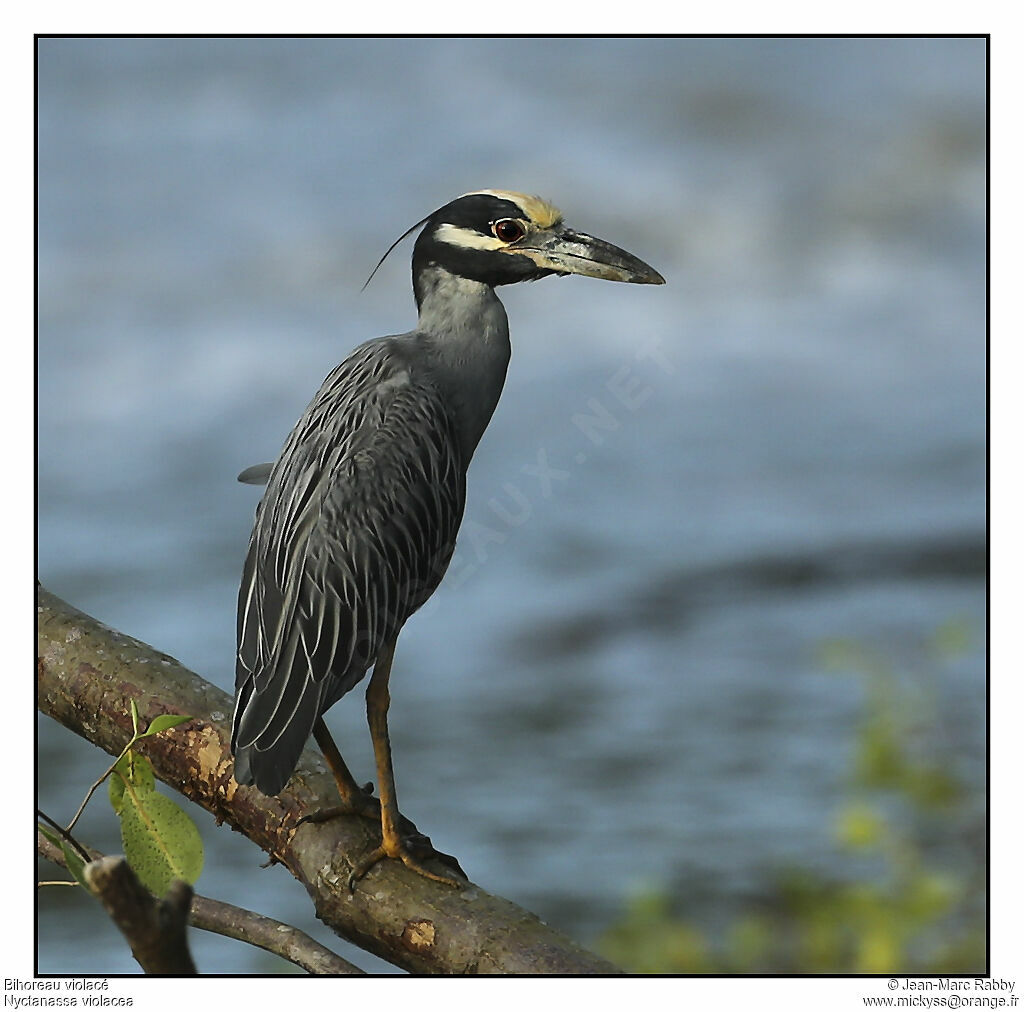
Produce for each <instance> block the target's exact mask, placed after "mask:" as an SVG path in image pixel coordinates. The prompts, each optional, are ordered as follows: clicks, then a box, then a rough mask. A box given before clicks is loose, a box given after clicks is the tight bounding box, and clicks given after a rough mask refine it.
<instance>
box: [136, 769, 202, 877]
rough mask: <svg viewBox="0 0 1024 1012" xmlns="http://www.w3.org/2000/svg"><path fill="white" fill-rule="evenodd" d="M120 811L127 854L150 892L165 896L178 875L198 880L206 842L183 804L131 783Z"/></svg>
mask: <svg viewBox="0 0 1024 1012" xmlns="http://www.w3.org/2000/svg"><path fill="white" fill-rule="evenodd" d="M119 814H120V817H121V841H122V843H123V844H124V854H125V857H126V858H127V859H128V863H129V864H130V865H131V867H132V870H133V871H134V872H135V874H136V875H138V876H139V880H140V881H141V882H142V884H143V885H144V886H145V887H146V888H147V889H149V890H150V892H152V893H153V894H154V895H156V896H163V895H164V894H165V893H166V892H167V889H168V887H169V886H170V884H171V881H172V880H173V879H175V878H180V879H184V880H185V881H186V882H188V883H189V884H190V885H191V884H194V883H195V881H196V879H198V878H199V874H200V872H201V871H202V870H203V841H202V840H201V839H200V836H199V830H198V829H196V826H195V823H194V822H193V821H192V820H191V819H190V818H189V817H188V815H187V814H186V813H185V811H184V810H183V809H182V808H181V807H180V806H178V805H177V804H175V802H173V801H172V800H171V799H170V798H166V797H164V796H163V795H162V794H157V793H156V791H136V790H134V789H133V788H131V787H130V786H129V787H127V788H126V789H125V791H124V794H123V798H122V804H121V811H120V813H119Z"/></svg>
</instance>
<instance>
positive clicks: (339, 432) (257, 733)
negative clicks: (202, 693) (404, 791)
mask: <svg viewBox="0 0 1024 1012" xmlns="http://www.w3.org/2000/svg"><path fill="white" fill-rule="evenodd" d="M419 225H424V226H425V227H424V228H423V231H422V232H421V233H420V235H419V238H418V239H417V240H416V245H415V248H414V250H413V256H412V279H413V289H414V291H415V295H416V305H417V306H418V308H419V322H418V323H417V326H416V329H415V330H412V331H410V332H409V333H408V334H401V335H398V336H396V337H382V338H377V339H376V340H372V341H368V342H367V343H366V344H363V345H361V346H360V347H358V348H357V349H356V350H355V351H354V352H353V353H352V354H351V355H350V356H349V357H348V358H347V359H345V361H344V362H342V364H341V365H339V366H338V367H337V368H336V369H335V370H334V371H333V372H332V373H331V374H330V375H329V376H328V377H327V379H326V380H325V382H324V384H323V386H322V387H321V388H320V390H319V392H318V393H317V395H316V396H315V397H314V398H313V401H312V403H310V405H309V407H308V408H307V409H306V411H305V413H304V414H303V416H302V417H301V418H300V419H299V422H298V424H297V425H296V426H295V428H294V429H293V430H292V433H291V435H290V436H289V437H288V440H287V442H286V443H285V445H284V449H283V450H282V451H281V455H280V456H279V457H278V459H277V462H276V463H275V464H273V465H263V466H262V467H257V468H252V469H250V470H249V471H248V472H243V474H242V475H240V476H239V477H240V480H243V481H252V482H254V483H255V482H258V481H262V480H264V479H265V480H267V489H266V492H265V493H264V495H263V498H262V500H261V501H260V504H259V507H258V508H257V510H256V522H255V526H254V528H253V532H252V538H251V539H250V542H249V553H248V556H247V558H246V560H245V569H244V572H243V574H242V585H241V589H240V591H239V596H238V660H237V672H236V683H235V693H236V698H235V710H234V718H233V723H232V735H231V747H232V751H233V752H234V756H235V779H236V780H237V781H238V783H240V784H255V785H256V786H257V787H258V788H259V789H260V790H261V791H262V792H263V793H265V794H277V793H279V792H280V791H281V790H282V788H283V787H284V785H285V783H286V781H287V780H288V778H289V777H290V776H291V774H292V771H293V770H294V769H295V765H296V763H297V762H298V759H299V755H300V753H301V752H302V749H303V747H304V745H305V744H306V741H307V740H308V738H309V736H310V734H311V733H312V734H313V735H314V737H315V738H316V741H317V743H318V744H319V745H320V747H321V749H322V750H323V751H324V755H325V757H326V759H327V762H328V764H329V766H330V767H331V770H332V772H333V774H334V777H335V780H336V781H337V784H338V790H339V791H340V793H341V802H342V804H341V806H340V808H338V809H332V810H331V811H332V812H335V811H344V812H353V813H360V814H372V815H373V816H374V817H376V816H377V811H378V805H377V802H376V801H374V800H373V798H372V797H370V795H368V794H367V793H366V792H365V791H364V790H363V789H361V788H360V787H359V786H358V785H357V784H356V782H355V780H354V779H353V777H352V775H351V774H350V773H349V771H348V769H347V768H346V766H345V764H344V762H343V760H342V758H341V755H340V753H339V752H338V749H337V747H336V746H335V744H334V742H333V741H332V740H331V737H330V734H329V733H328V731H327V726H326V725H325V724H324V722H323V719H322V718H323V714H324V713H325V712H326V710H327V709H328V708H329V707H330V706H332V705H333V704H334V703H336V702H337V701H338V700H339V699H340V698H341V697H342V696H343V695H345V693H346V692H348V691H349V689H351V688H352V687H353V686H354V685H355V684H356V683H357V682H359V681H360V679H362V678H363V676H364V675H365V674H366V672H367V670H368V669H369V668H370V666H371V665H373V675H372V677H371V678H370V682H369V686H368V688H367V690H366V708H367V717H368V721H369V725H370V735H371V737H372V739H373V747H374V755H375V758H376V763H377V773H378V781H379V785H380V803H379V813H380V820H381V829H382V834H383V840H382V843H381V846H380V847H378V848H377V849H376V850H375V851H374V852H373V853H372V854H370V855H369V857H368V858H366V859H365V860H363V861H362V862H360V863H359V864H358V865H357V867H356V868H355V870H354V872H353V881H354V880H355V879H356V878H358V877H359V876H361V875H362V874H364V873H365V872H366V871H367V869H369V868H370V867H372V866H373V864H375V863H376V862H377V861H379V860H381V859H382V858H384V857H391V858H398V859H400V860H401V861H403V862H404V863H405V864H406V865H408V866H409V867H411V868H413V869H414V870H415V871H417V872H419V873H420V874H423V875H426V876H427V877H429V878H434V879H438V880H440V881H445V882H451V883H452V884H456V883H455V881H454V880H453V879H451V878H450V877H448V876H445V875H441V874H435V873H434V872H431V871H428V870H427V869H425V868H424V867H423V866H422V865H421V864H420V863H419V861H418V860H416V859H415V858H414V857H413V856H412V855H411V853H410V849H409V847H408V846H407V844H406V841H405V840H404V838H403V833H402V830H403V828H407V827H408V825H409V824H408V823H406V822H405V820H404V819H402V817H401V816H400V815H399V812H398V806H397V802H396V799H395V786H394V776H393V773H392V766H391V748H390V744H389V742H388V728H387V711H388V704H389V701H390V699H389V694H388V678H389V674H390V670H391V660H392V657H393V655H394V652H395V642H396V640H397V638H398V634H399V632H401V629H402V626H403V624H404V623H405V621H406V619H408V618H409V616H410V615H411V614H412V613H413V612H414V611H416V609H417V608H419V607H420V606H421V605H422V604H423V603H424V602H425V601H426V600H427V598H429V597H430V595H431V594H432V593H433V592H434V590H435V589H436V587H437V585H438V584H439V583H440V582H441V578H442V577H443V576H444V573H445V570H446V569H447V567H448V563H449V561H450V560H451V557H452V552H453V550H454V548H455V537H456V535H457V533H458V530H459V524H460V523H461V520H462V511H463V506H464V503H465V492H466V469H467V467H468V466H469V462H470V459H471V458H472V456H473V451H474V450H475V449H476V446H477V443H478V442H479V440H480V437H481V435H482V434H483V431H484V429H485V428H486V427H487V423H488V422H489V421H490V418H491V414H492V413H493V411H494V408H495V405H497V403H498V398H499V396H500V395H501V389H502V386H503V385H504V382H505V372H506V369H507V367H508V362H509V357H510V355H511V346H510V344H509V336H508V319H507V318H506V316H505V310H504V308H503V307H502V304H501V302H499V301H498V298H497V296H496V295H495V293H494V289H495V287H496V286H497V285H508V284H514V283H515V282H518V281H532V280H535V279H537V278H542V277H545V276H547V275H549V274H558V275H565V274H583V275H586V276H588V277H594V278H605V279H606V280H609V281H627V282H632V283H635V284H655V285H660V284H664V279H663V278H662V277H661V275H660V274H658V272H657V271H655V270H654V269H653V268H651V267H649V266H648V265H647V264H645V263H643V261H641V260H638V259H637V258H636V257H634V256H631V255H630V254H629V253H626V252H625V251H624V250H621V249H619V248H618V247H616V246H612V245H611V244H610V243H606V242H604V241H602V240H600V239H595V238H594V237H593V236H589V235H584V234H583V233H581V232H576V231H573V230H572V229H570V228H568V227H567V226H566V225H565V224H564V223H563V221H562V215H561V213H560V212H559V211H558V210H557V209H556V208H554V207H552V206H551V205H550V204H548V203H546V202H545V201H543V200H540V199H539V198H537V197H529V196H526V195H524V194H520V193H512V192H506V191H501V190H480V191H478V192H476V193H468V194H466V195H465V196H462V197H458V198H457V199H455V200H453V201H451V203H448V204H445V206H444V207H442V208H440V209H439V210H437V211H435V212H434V213H433V214H431V215H430V216H429V217H427V218H425V219H423V221H421V222H419V223H418V224H417V225H415V226H413V229H415V228H418V227H419ZM413 229H410V230H409V231H410V232H411V231H413ZM406 234H408V233H406ZM378 266H379V265H378Z"/></svg>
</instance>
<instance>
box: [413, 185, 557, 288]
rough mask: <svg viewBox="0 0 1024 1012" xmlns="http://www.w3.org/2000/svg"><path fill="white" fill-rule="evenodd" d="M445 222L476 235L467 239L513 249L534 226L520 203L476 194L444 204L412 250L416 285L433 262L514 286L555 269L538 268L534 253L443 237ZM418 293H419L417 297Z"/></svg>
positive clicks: (454, 271)
mask: <svg viewBox="0 0 1024 1012" xmlns="http://www.w3.org/2000/svg"><path fill="white" fill-rule="evenodd" d="M523 223H526V224H525V225H524V224H523ZM444 225H450V226H453V227H454V228H457V229H463V230H465V231H466V232H468V233H471V235H470V236H468V237H467V238H471V237H472V236H473V235H478V236H480V237H481V238H482V239H488V240H492V241H494V240H497V241H499V242H500V243H501V244H502V245H503V246H506V247H511V248H513V249H514V246H515V243H516V242H518V241H519V240H520V239H522V238H523V237H524V236H525V235H526V232H527V228H528V227H529V224H528V218H527V216H526V213H525V212H524V211H523V209H522V208H521V207H520V206H519V205H518V204H516V203H514V202H513V201H511V200H504V199H502V198H501V197H495V196H492V195H490V194H487V193H471V194H469V195H468V196H465V197H459V198H457V199H456V200H453V201H452V202H451V203H449V204H445V206H444V207H442V208H439V209H438V210H437V211H435V212H434V213H433V214H432V215H431V216H430V217H429V218H428V219H427V223H426V225H425V226H424V228H423V231H422V232H421V233H420V236H419V238H418V239H417V240H416V246H415V248H414V249H413V254H412V275H413V284H414V286H415V285H416V279H417V278H418V277H419V276H420V275H421V272H422V271H423V270H424V269H425V268H427V267H429V266H431V265H436V266H438V267H441V268H443V269H444V270H446V271H449V272H450V273H452V274H457V275H458V276H459V277H463V278H470V279H471V280H473V281H480V282H482V283H483V284H486V285H511V284H515V283H516V282H518V281H534V280H536V279H537V278H543V277H547V276H548V275H549V274H554V273H555V272H554V271H550V270H546V269H544V268H542V267H538V266H537V265H536V264H535V263H534V262H533V261H532V260H531V259H530V258H529V257H525V256H516V255H515V254H514V253H506V252H503V251H501V250H495V249H478V248H476V247H474V246H472V245H459V244H458V243H457V242H447V241H444V240H442V239H440V238H438V230H439V229H441V228H442V226H444ZM455 238H457V236H456V237H455ZM419 294H420V293H419V292H418V291H417V299H419Z"/></svg>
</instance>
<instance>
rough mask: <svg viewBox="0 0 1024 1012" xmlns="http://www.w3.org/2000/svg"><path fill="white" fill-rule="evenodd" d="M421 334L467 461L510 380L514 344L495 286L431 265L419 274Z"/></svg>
mask: <svg viewBox="0 0 1024 1012" xmlns="http://www.w3.org/2000/svg"><path fill="white" fill-rule="evenodd" d="M416 301H417V303H418V305H419V310H420V318H419V324H418V325H417V328H416V330H417V333H418V334H419V335H420V339H421V340H422V341H423V344H424V346H425V347H426V348H427V349H428V350H429V352H430V356H431V361H432V364H433V367H434V371H435V373H436V375H437V378H438V380H439V382H440V383H441V384H442V387H443V388H444V391H445V395H446V397H447V399H448V402H449V403H450V404H451V407H452V411H453V414H454V416H455V419H456V422H457V425H458V428H459V434H460V441H461V443H462V449H463V453H464V455H465V459H466V462H467V463H468V462H469V458H470V457H472V455H473V451H474V450H475V449H476V445H477V443H478V442H479V441H480V437H481V436H482V435H483V433H484V429H486V428H487V423H488V422H489V421H490V420H491V415H492V414H493V413H494V409H495V407H496V406H497V403H498V398H499V397H500V396H501V390H502V387H503V386H504V385H505V373H506V371H507V370H508V363H509V358H510V357H511V355H512V345H511V344H510V343H509V337H508V317H507V316H506V315H505V307H504V306H503V305H502V304H501V301H500V300H499V299H498V296H497V295H495V294H494V289H493V288H491V286H490V285H485V284H483V283H481V282H479V281H471V280H469V279H468V278H462V277H459V276H458V275H455V274H451V273H449V272H448V271H446V270H444V269H443V268H440V267H436V266H433V265H432V266H430V267H427V268H425V269H424V270H422V271H421V272H420V273H419V276H418V277H417V278H416Z"/></svg>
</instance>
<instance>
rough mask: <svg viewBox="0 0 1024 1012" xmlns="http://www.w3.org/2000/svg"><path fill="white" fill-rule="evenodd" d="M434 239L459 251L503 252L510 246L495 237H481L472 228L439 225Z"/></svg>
mask: <svg viewBox="0 0 1024 1012" xmlns="http://www.w3.org/2000/svg"><path fill="white" fill-rule="evenodd" d="M434 238H435V239H438V240H440V241H441V242H446V243H448V245H449V246H458V247H459V249H486V250H503V249H505V247H506V246H507V245H508V244H507V243H504V242H501V240H499V239H495V238H494V236H493V235H481V234H480V233H479V232H477V231H475V230H473V229H471V228H460V227H459V226H458V225H439V226H438V227H437V230H436V231H435V232H434Z"/></svg>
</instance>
